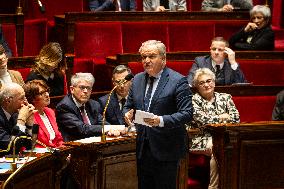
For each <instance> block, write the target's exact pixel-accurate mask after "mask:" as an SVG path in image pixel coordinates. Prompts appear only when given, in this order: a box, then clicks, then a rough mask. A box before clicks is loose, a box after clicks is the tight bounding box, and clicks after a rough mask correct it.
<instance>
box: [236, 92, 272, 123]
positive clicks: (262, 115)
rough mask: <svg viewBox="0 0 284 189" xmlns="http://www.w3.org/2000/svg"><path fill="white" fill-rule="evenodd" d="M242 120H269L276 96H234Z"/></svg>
mask: <svg viewBox="0 0 284 189" xmlns="http://www.w3.org/2000/svg"><path fill="white" fill-rule="evenodd" d="M233 100H234V103H235V105H236V107H237V109H238V111H239V113H240V119H241V122H254V121H269V120H271V115H272V110H273V107H274V104H275V101H276V97H275V96H233Z"/></svg>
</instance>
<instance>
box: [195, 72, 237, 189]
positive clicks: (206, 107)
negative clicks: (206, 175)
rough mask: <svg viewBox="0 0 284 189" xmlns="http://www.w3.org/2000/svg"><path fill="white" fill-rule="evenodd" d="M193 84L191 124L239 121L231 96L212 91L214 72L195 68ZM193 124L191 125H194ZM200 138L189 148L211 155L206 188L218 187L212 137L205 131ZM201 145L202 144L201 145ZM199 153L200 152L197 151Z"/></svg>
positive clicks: (199, 126)
mask: <svg viewBox="0 0 284 189" xmlns="http://www.w3.org/2000/svg"><path fill="white" fill-rule="evenodd" d="M193 86H194V87H195V88H196V90H197V93H195V94H194V95H193V97H192V104H193V109H194V111H193V123H195V124H193V125H194V126H195V127H198V128H202V126H204V125H206V124H214V123H239V122H240V116H239V112H238V110H237V108H236V106H235V104H234V102H233V100H232V96H231V95H229V94H226V93H217V92H214V89H215V74H214V73H213V72H212V71H211V70H210V69H208V68H200V69H198V70H196V72H195V74H194V77H193ZM194 126H193V127H194ZM201 139H202V140H200V139H199V140H197V143H194V141H193V145H192V147H191V148H193V149H194V147H195V146H198V147H199V148H201V149H206V150H205V151H204V154H205V155H209V156H211V160H210V183H209V187H208V189H218V188H219V187H218V185H219V173H218V167H217V163H216V160H215V157H214V156H213V153H212V146H213V145H212V137H211V135H210V134H209V133H207V132H205V133H204V135H203V136H201ZM202 145H203V146H202ZM199 153H200V152H199Z"/></svg>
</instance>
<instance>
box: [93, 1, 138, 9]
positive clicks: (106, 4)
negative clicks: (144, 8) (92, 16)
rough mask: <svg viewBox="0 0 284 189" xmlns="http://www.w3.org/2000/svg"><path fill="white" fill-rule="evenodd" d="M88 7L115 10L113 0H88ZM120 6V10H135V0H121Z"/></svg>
mask: <svg viewBox="0 0 284 189" xmlns="http://www.w3.org/2000/svg"><path fill="white" fill-rule="evenodd" d="M89 7H90V10H92V11H115V9H116V8H115V4H114V3H113V0H90V1H89ZM120 7H121V10H122V11H135V9H136V1H135V0H121V1H120Z"/></svg>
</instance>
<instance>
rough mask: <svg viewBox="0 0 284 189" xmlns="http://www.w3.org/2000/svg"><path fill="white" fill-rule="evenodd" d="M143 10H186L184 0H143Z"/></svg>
mask: <svg viewBox="0 0 284 189" xmlns="http://www.w3.org/2000/svg"><path fill="white" fill-rule="evenodd" d="M143 11H158V12H164V11H187V8H186V0H143Z"/></svg>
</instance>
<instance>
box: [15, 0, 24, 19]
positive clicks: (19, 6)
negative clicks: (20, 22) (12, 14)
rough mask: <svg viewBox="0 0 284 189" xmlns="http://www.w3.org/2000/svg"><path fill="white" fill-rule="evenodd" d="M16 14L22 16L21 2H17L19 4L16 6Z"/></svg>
mask: <svg viewBox="0 0 284 189" xmlns="http://www.w3.org/2000/svg"><path fill="white" fill-rule="evenodd" d="M16 14H17V15H23V14H24V13H23V7H21V0H19V4H18V7H17V9H16Z"/></svg>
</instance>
